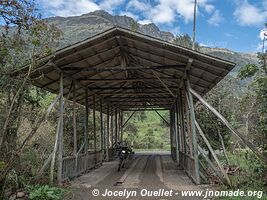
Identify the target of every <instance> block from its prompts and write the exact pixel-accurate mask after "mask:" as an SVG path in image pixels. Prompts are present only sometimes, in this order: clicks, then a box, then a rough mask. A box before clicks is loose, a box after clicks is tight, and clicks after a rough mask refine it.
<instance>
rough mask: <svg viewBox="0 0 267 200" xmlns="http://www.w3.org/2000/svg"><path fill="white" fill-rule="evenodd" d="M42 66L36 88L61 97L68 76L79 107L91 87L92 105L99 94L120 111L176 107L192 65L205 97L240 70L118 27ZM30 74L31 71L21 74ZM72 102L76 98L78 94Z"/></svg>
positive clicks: (36, 75)
mask: <svg viewBox="0 0 267 200" xmlns="http://www.w3.org/2000/svg"><path fill="white" fill-rule="evenodd" d="M40 63H41V64H40V66H39V67H38V68H37V69H36V70H34V72H33V73H32V74H31V78H32V80H33V81H32V83H33V85H35V86H37V87H40V88H43V89H44V90H47V91H50V92H53V93H58V91H59V74H60V71H62V72H63V73H64V75H65V76H64V95H67V94H68V93H69V91H70V90H71V86H72V85H73V84H72V82H75V83H77V84H76V96H77V102H78V103H80V104H84V103H85V88H88V89H89V102H90V101H91V102H92V95H90V94H95V95H96V100H99V99H100V98H101V97H102V98H103V100H104V102H110V103H112V105H114V106H116V107H118V108H120V109H128V108H141V107H142V108H143V107H161V108H170V107H171V106H172V104H173V102H174V97H173V95H171V93H173V94H176V93H177V90H178V89H179V87H180V86H181V83H182V82H183V79H184V72H185V70H186V67H187V66H189V63H190V69H189V73H190V80H191V86H192V88H193V89H194V90H195V91H197V92H198V93H199V94H201V95H204V94H206V93H207V92H208V91H209V90H210V89H211V88H213V87H214V86H215V85H216V84H217V83H218V82H219V81H220V80H222V79H223V78H224V77H225V76H226V75H227V74H228V73H229V72H230V71H231V70H232V69H233V67H234V66H235V64H234V63H232V62H229V61H226V60H222V59H219V58H216V57H213V56H210V55H206V54H203V53H200V52H197V51H193V50H191V49H188V48H185V47H182V46H178V45H174V44H171V43H168V42H165V41H162V40H159V39H157V38H153V37H151V36H147V35H143V34H140V33H136V32H133V31H130V30H127V29H123V28H117V27H116V28H112V29H110V30H108V31H106V32H103V33H101V34H98V35H96V36H94V37H91V38H88V39H86V40H84V41H82V42H79V43H76V44H74V45H71V46H69V47H66V48H63V49H61V50H58V51H57V52H56V53H55V55H54V56H53V57H52V56H50V57H46V58H44V59H42V60H41V61H40ZM25 70H27V67H26V68H23V69H21V70H19V71H17V72H15V74H19V73H23V71H25ZM159 79H160V80H159ZM164 85H165V86H164ZM166 86H167V87H168V89H169V90H168V89H167V88H166ZM170 91H171V92H170ZM69 98H70V100H71V99H72V94H70V96H69ZM90 104H92V103H90Z"/></svg>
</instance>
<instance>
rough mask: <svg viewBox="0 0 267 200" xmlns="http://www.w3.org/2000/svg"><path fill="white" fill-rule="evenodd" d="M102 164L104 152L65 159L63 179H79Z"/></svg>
mask: <svg viewBox="0 0 267 200" xmlns="http://www.w3.org/2000/svg"><path fill="white" fill-rule="evenodd" d="M101 164H102V151H97V152H96V154H95V153H94V152H88V154H86V153H83V154H79V155H78V156H67V157H64V158H63V163H62V165H63V166H62V179H63V180H64V179H67V178H73V177H77V176H79V175H81V174H83V173H86V172H87V171H88V170H90V169H93V168H94V167H96V166H98V165H101Z"/></svg>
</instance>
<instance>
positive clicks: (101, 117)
mask: <svg viewBox="0 0 267 200" xmlns="http://www.w3.org/2000/svg"><path fill="white" fill-rule="evenodd" d="M100 141H101V151H102V154H103V153H104V152H103V151H104V149H105V148H104V130H103V99H102V98H101V99H100Z"/></svg>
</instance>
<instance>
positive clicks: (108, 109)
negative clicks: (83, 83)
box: [106, 103, 110, 161]
mask: <svg viewBox="0 0 267 200" xmlns="http://www.w3.org/2000/svg"><path fill="white" fill-rule="evenodd" d="M109 113H110V104H109V103H108V104H107V139H106V141H107V150H106V151H107V155H106V158H107V161H109V133H110V129H109V128H110V127H109V117H110V115H109Z"/></svg>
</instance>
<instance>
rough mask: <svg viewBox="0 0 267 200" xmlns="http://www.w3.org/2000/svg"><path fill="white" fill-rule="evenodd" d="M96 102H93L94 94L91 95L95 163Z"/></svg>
mask: <svg viewBox="0 0 267 200" xmlns="http://www.w3.org/2000/svg"><path fill="white" fill-rule="evenodd" d="M95 108H96V102H95V95H93V131H94V155H95V164H97V157H96V151H97V149H96V148H97V147H96V110H95Z"/></svg>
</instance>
